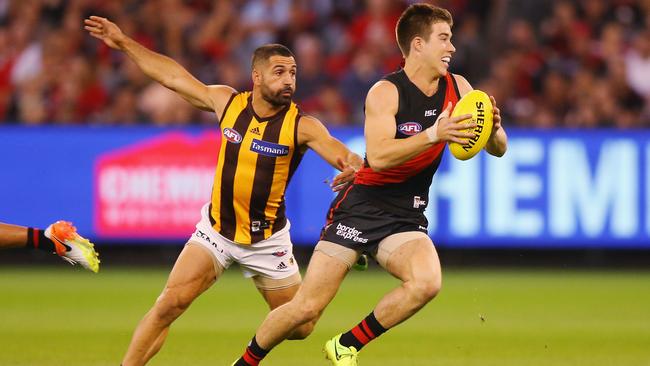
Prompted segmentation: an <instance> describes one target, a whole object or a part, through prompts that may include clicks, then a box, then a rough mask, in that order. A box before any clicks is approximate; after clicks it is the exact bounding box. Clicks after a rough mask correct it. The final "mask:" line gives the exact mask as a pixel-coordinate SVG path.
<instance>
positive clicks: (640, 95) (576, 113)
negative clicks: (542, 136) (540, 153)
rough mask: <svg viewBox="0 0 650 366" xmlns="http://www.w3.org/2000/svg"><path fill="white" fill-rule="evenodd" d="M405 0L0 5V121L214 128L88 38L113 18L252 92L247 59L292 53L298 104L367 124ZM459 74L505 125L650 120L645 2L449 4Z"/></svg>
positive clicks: (395, 57) (3, 0) (393, 65)
mask: <svg viewBox="0 0 650 366" xmlns="http://www.w3.org/2000/svg"><path fill="white" fill-rule="evenodd" d="M412 2H415V1H398V0H356V1H352V0H350V1H342V0H249V1H243V0H240V1H229V0H214V1H209V0H120V1H101V0H0V123H3V124H11V123H20V124H32V125H37V124H111V125H133V124H143V123H149V124H156V125H182V124H212V123H214V121H215V119H216V118H215V117H214V116H212V115H210V114H206V113H203V112H200V111H197V110H194V109H192V108H191V107H190V106H189V105H188V104H187V103H185V102H183V101H182V100H181V99H180V98H178V97H177V96H175V95H174V94H173V93H172V92H170V91H168V90H166V89H164V88H162V87H160V86H158V85H157V84H155V83H152V82H151V81H150V80H149V79H148V78H147V77H145V76H144V75H143V74H142V73H141V72H140V71H139V70H138V69H137V67H135V66H134V65H133V64H132V63H131V62H130V61H128V60H127V59H126V58H125V57H124V56H123V55H122V54H121V53H120V52H115V51H112V50H110V49H108V48H107V47H106V46H104V45H103V44H102V43H101V42H99V41H97V40H96V39H94V38H91V37H89V36H87V34H86V32H85V31H84V30H83V24H82V21H83V19H84V18H85V17H87V16H89V15H91V14H97V15H102V16H106V17H108V18H109V19H111V20H112V21H114V22H115V23H117V24H118V25H119V26H120V27H121V28H122V29H123V31H124V32H125V33H126V34H128V35H129V36H131V37H133V38H134V39H136V40H137V41H139V42H141V43H142V44H144V45H145V46H147V47H149V48H151V49H153V50H155V51H158V52H161V53H163V54H166V55H169V56H170V57H172V58H174V59H176V60H177V61H178V62H180V63H181V64H183V65H184V66H185V67H187V68H188V69H189V70H190V72H192V74H194V75H195V76H197V77H198V78H199V79H201V80H202V81H203V82H205V83H209V84H214V83H224V84H228V85H231V86H233V87H235V88H236V89H238V90H244V89H247V88H249V87H250V81H249V80H250V66H249V65H250V56H251V52H252V50H253V49H254V48H255V47H257V46H259V45H260V44H263V43H269V42H279V43H283V44H286V45H287V46H289V47H290V48H291V49H292V50H293V51H294V53H295V54H296V58H297V62H298V89H297V91H296V96H295V99H296V100H297V101H298V102H299V103H300V104H301V106H302V107H303V109H304V110H305V111H306V112H307V113H310V114H313V115H316V116H318V117H319V118H321V119H322V120H323V122H325V123H326V124H329V125H355V124H356V125H360V124H362V123H363V103H364V99H365V94H366V92H367V91H368V89H369V88H370V87H371V86H372V85H373V84H374V83H375V82H376V81H377V80H378V79H379V78H380V77H381V75H383V74H385V73H388V72H391V71H394V70H396V69H397V68H398V67H399V65H400V63H401V55H400V53H399V50H398V48H397V46H396V43H395V40H394V26H395V22H396V21H397V18H398V16H399V14H400V12H401V11H402V10H403V9H404V8H405V7H406V6H407V5H408V4H409V3H412ZM432 3H434V4H436V5H439V6H443V7H446V8H448V9H449V10H450V11H451V12H452V14H453V16H454V20H455V24H454V28H453V30H454V33H455V34H454V39H453V42H454V43H455V46H456V48H457V52H456V54H455V55H454V58H453V60H452V67H451V70H452V72H455V73H460V74H463V75H465V76H466V77H467V78H468V80H470V82H471V83H472V84H473V85H474V87H476V88H480V89H483V90H486V91H487V92H489V93H490V94H493V95H494V96H495V97H496V99H497V101H498V102H499V104H500V106H501V108H502V111H503V114H504V117H505V121H506V123H507V124H508V125H517V126H522V127H538V128H554V127H570V128H591V127H615V128H644V127H647V126H649V125H650V27H649V26H650V0H636V1H635V0H609V1H591V0H574V1H571V0H554V1H539V0H517V1H514V0H485V1H469V0H455V1H453V0H441V1H433V2H432Z"/></svg>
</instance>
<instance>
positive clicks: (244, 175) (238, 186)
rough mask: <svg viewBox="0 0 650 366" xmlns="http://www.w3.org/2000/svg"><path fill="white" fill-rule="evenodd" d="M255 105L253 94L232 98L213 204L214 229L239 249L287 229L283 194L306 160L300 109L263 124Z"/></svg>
mask: <svg viewBox="0 0 650 366" xmlns="http://www.w3.org/2000/svg"><path fill="white" fill-rule="evenodd" d="M251 100H252V93H251V92H241V93H237V94H233V96H232V97H231V98H230V101H229V102H228V104H227V105H226V108H225V110H224V112H223V117H222V119H221V121H220V122H221V132H222V140H221V148H220V150H219V160H218V163H217V170H216V172H215V175H214V186H213V187H212V199H211V204H210V221H211V223H212V226H213V227H214V229H215V230H216V231H217V232H219V233H220V234H221V235H223V236H224V237H226V238H228V239H230V240H232V241H235V242H237V243H239V244H252V243H257V242H259V241H261V240H264V239H267V238H268V237H270V236H271V235H272V234H273V233H275V232H277V231H278V230H280V229H282V228H283V227H285V225H286V223H287V219H286V216H285V206H284V193H285V191H286V188H287V184H288V183H289V180H290V179H291V176H292V175H293V173H294V172H295V170H296V168H297V167H298V164H299V163H300V160H301V159H302V152H301V151H300V148H299V146H298V141H297V140H298V139H297V128H298V121H299V119H300V117H301V113H300V111H299V110H298V107H297V106H296V104H295V103H293V102H292V103H291V104H290V105H288V106H287V107H285V108H283V109H282V110H281V111H280V112H278V113H277V114H275V115H274V116H271V117H267V118H261V117H259V116H258V115H257V114H255V111H254V110H253V107H252V105H251Z"/></svg>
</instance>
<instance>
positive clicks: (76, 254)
mask: <svg viewBox="0 0 650 366" xmlns="http://www.w3.org/2000/svg"><path fill="white" fill-rule="evenodd" d="M21 247H27V248H34V249H39V250H43V251H46V252H50V253H56V254H57V255H59V256H60V257H61V258H62V259H64V260H66V261H67V262H69V263H71V264H81V265H82V266H83V267H84V268H86V269H88V270H91V271H93V272H97V271H99V257H98V254H97V252H96V251H95V247H94V245H93V244H92V243H91V242H89V241H88V240H87V239H85V238H83V237H81V236H80V235H79V234H77V229H76V228H75V227H74V226H73V225H72V224H71V223H69V222H67V221H57V222H55V223H54V224H52V225H50V226H48V227H47V229H45V230H42V229H38V228H32V227H25V226H18V225H11V224H3V223H0V249H5V248H21Z"/></svg>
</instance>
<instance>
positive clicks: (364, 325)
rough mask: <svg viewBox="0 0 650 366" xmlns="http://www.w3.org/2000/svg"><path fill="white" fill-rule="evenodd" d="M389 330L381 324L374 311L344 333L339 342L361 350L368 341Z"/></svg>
mask: <svg viewBox="0 0 650 366" xmlns="http://www.w3.org/2000/svg"><path fill="white" fill-rule="evenodd" d="M387 330H388V329H386V328H384V327H383V326H382V325H381V324H379V322H378V321H377V318H375V312H374V311H373V312H372V313H370V315H368V316H367V317H366V318H365V319H363V320H362V321H361V323H359V324H357V326H355V327H354V328H352V329H350V330H349V331H348V332H347V333H343V334H342V335H341V339H340V340H339V343H341V345H343V346H346V347H354V348H356V350H357V351H359V350H361V349H362V348H363V346H365V345H366V344H368V342H370V341H372V340H373V339H375V338H377V337H379V336H380V335H382V334H384V333H385V332H386V331H387Z"/></svg>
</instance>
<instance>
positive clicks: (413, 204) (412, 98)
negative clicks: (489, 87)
mask: <svg viewBox="0 0 650 366" xmlns="http://www.w3.org/2000/svg"><path fill="white" fill-rule="evenodd" d="M384 80H387V81H389V82H391V83H393V84H394V85H395V86H396V87H397V91H398V95H399V107H398V111H397V114H396V115H395V123H396V131H395V138H396V139H403V138H408V137H410V136H413V135H415V134H418V133H420V132H422V131H424V130H425V129H427V128H429V127H431V126H433V124H434V123H435V122H436V119H437V118H438V116H439V115H440V113H442V111H443V110H444V108H445V106H446V105H447V104H448V103H449V102H451V103H452V104H453V105H456V102H457V101H458V100H459V99H460V92H459V91H458V85H457V83H456V80H455V78H454V77H453V75H452V74H451V73H447V75H446V76H445V77H442V78H440V81H439V84H438V91H437V92H436V93H434V94H433V95H432V96H427V95H425V94H424V93H423V92H422V91H421V90H420V89H418V87H417V86H415V84H413V82H411V80H409V78H408V77H407V76H406V73H405V72H404V70H403V69H402V70H399V71H397V72H395V73H392V74H389V75H387V76H385V77H384ZM444 148H445V143H444V142H440V143H438V144H435V145H433V146H432V147H430V148H429V149H427V150H426V151H424V152H422V153H421V154H419V155H417V156H415V157H413V158H412V159H410V160H408V161H406V162H404V163H402V164H400V165H399V166H396V167H393V168H390V169H386V170H383V171H380V172H377V171H374V170H372V168H370V166H369V165H368V160H367V159H366V160H365V163H364V166H363V167H362V168H361V169H360V170H359V172H357V175H356V178H355V181H354V183H355V185H358V186H360V188H362V187H363V188H366V189H364V191H366V192H367V193H370V194H372V193H375V194H376V195H377V197H381V201H384V202H386V201H388V202H392V205H391V206H398V207H399V208H403V209H407V210H409V211H412V210H413V209H416V210H417V211H423V210H424V209H425V208H426V203H427V201H428V195H429V194H428V193H429V187H430V186H431V182H432V179H433V175H434V174H435V172H436V170H437V169H438V166H439V165H440V161H441V159H442V155H443V151H444Z"/></svg>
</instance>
